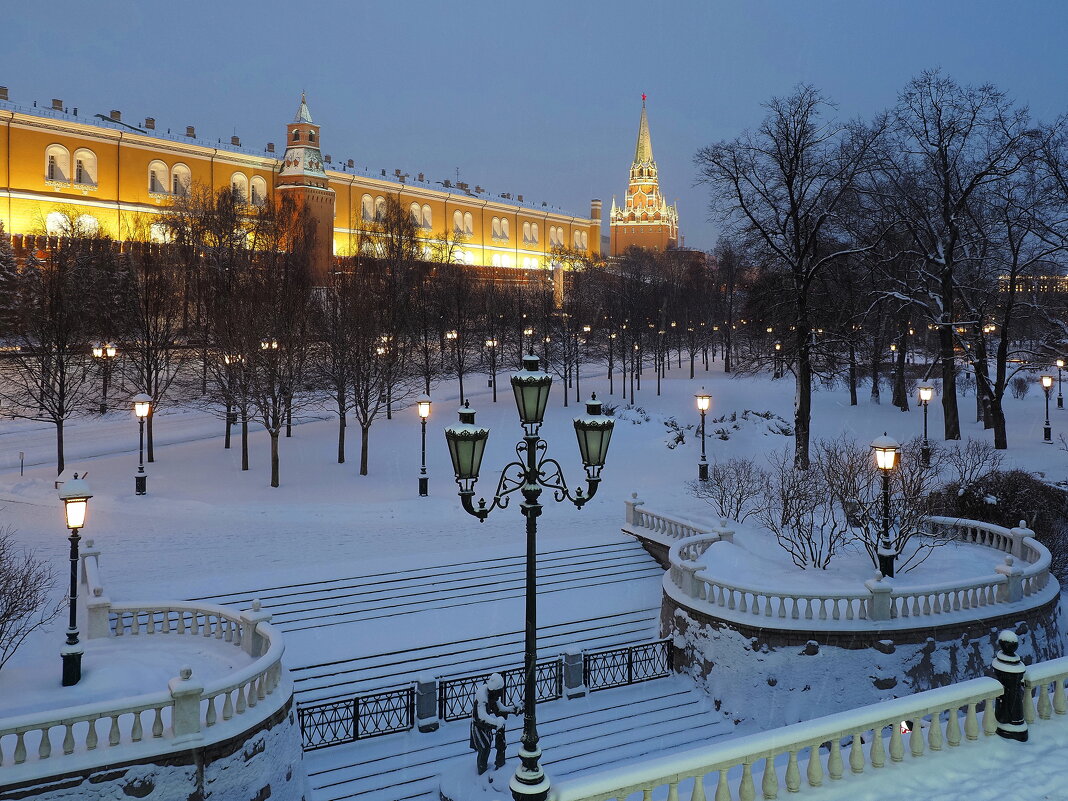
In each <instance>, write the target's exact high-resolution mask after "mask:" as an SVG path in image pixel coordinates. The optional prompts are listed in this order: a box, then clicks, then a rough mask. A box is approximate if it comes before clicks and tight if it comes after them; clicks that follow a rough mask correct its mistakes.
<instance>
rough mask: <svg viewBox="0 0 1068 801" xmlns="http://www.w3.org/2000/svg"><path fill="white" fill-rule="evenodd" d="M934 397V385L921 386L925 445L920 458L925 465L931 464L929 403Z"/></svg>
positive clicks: (921, 449)
mask: <svg viewBox="0 0 1068 801" xmlns="http://www.w3.org/2000/svg"><path fill="white" fill-rule="evenodd" d="M932 398H934V387H920V406H922V407H923V446H922V447H921V448H920V460H921V461H922V462H923V466H924V467H930V466H931V443H930V441H929V440H928V439H927V404H929V403H930V402H931V399H932Z"/></svg>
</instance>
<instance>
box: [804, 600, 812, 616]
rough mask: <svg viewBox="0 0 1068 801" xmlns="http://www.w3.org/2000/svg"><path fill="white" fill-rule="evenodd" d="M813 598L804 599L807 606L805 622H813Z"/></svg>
mask: <svg viewBox="0 0 1068 801" xmlns="http://www.w3.org/2000/svg"><path fill="white" fill-rule="evenodd" d="M812 600H813V599H812V598H805V599H803V601H804V604H805V620H812Z"/></svg>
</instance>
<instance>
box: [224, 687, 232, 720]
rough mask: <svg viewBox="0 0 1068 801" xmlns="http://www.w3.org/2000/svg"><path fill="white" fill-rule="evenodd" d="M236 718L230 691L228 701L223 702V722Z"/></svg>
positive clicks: (227, 696)
mask: <svg viewBox="0 0 1068 801" xmlns="http://www.w3.org/2000/svg"><path fill="white" fill-rule="evenodd" d="M233 716H234V704H233V701H232V699H231V698H230V691H229V690H228V691H227V692H226V700H225V701H224V702H223V720H229V719H230V718H232V717H233Z"/></svg>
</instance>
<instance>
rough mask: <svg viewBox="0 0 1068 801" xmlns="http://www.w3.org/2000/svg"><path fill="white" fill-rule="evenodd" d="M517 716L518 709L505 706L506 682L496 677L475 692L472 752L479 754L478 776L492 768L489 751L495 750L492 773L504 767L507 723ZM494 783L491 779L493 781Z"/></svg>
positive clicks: (472, 712) (472, 713)
mask: <svg viewBox="0 0 1068 801" xmlns="http://www.w3.org/2000/svg"><path fill="white" fill-rule="evenodd" d="M516 713H517V710H516V709H515V707H512V706H508V705H507V704H505V703H504V679H503V678H502V677H501V674H500V673H493V674H491V675H490V676H489V678H487V679H486V682H485V683H484V684H482V685H480V686H479V688H478V689H477V690H475V703H474V706H473V707H472V708H471V750H473V751H474V752H475V753H476V754H477V763H478V775H479V776H481V775H482V774H484V773H485V772H486V770H487V769H488V768H489V753H490V748H491V747H493V748H496V751H497V754H496V758H495V759H494V761H493V769H494V770H500V769H501V767H503V766H504V748H505V742H504V723H505V719H506V718H507V717H508V716H509V715H514V714H516ZM491 781H492V779H491Z"/></svg>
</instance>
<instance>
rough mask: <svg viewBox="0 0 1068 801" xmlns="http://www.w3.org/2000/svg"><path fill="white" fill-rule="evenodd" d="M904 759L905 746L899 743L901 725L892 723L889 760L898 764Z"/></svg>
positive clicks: (895, 722)
mask: <svg viewBox="0 0 1068 801" xmlns="http://www.w3.org/2000/svg"><path fill="white" fill-rule="evenodd" d="M904 758H905V744H904V743H902V742H901V723H900V722H899V721H896V720H895V721H894V722H893V723H891V724H890V760H891V761H892V762H900V761H901V760H902V759H904Z"/></svg>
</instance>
